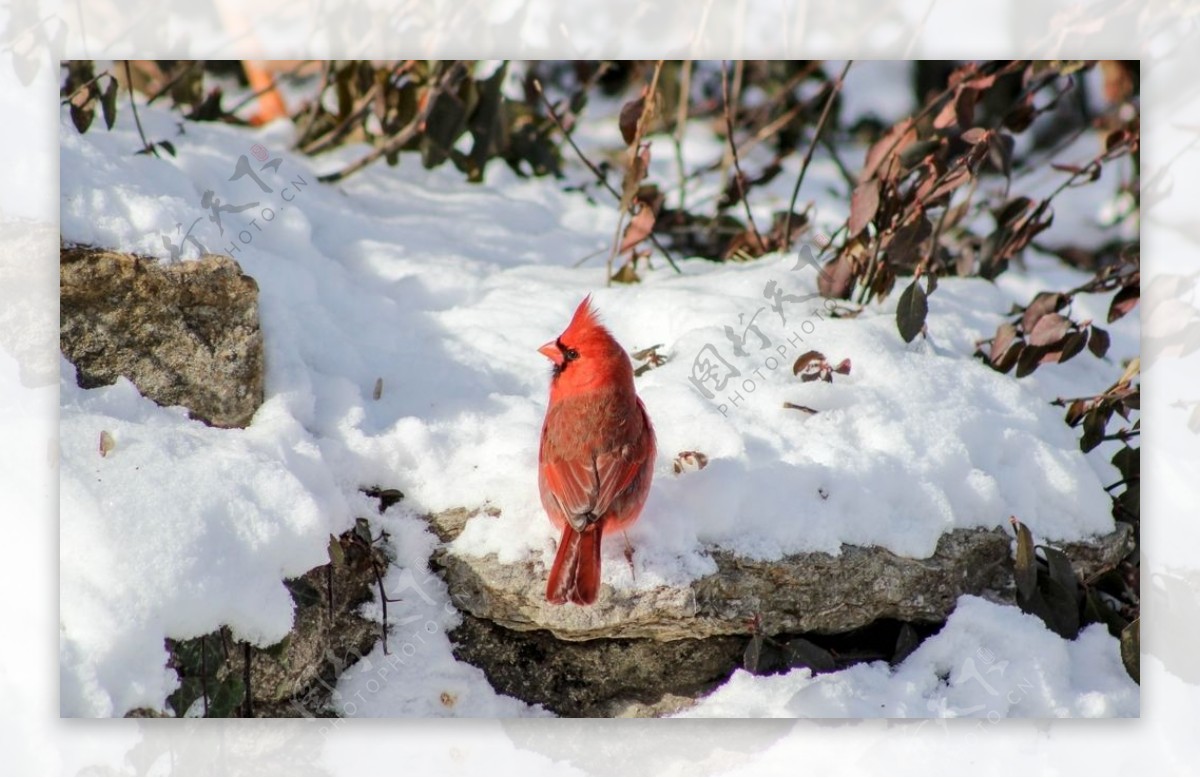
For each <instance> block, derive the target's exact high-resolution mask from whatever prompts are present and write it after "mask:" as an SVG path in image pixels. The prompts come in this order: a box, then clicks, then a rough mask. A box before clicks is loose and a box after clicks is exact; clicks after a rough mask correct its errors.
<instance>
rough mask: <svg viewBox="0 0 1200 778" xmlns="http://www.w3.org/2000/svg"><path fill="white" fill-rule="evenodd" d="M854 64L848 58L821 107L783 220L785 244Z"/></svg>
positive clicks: (789, 244)
mask: <svg viewBox="0 0 1200 778" xmlns="http://www.w3.org/2000/svg"><path fill="white" fill-rule="evenodd" d="M853 64H854V60H852V59H848V60H846V66H845V67H844V68H842V73H841V75H839V76H838V77H837V80H836V81H834V82H833V86H832V87H830V89H829V97H828V99H826V100H825V107H824V108H823V109H821V118H820V119H818V120H817V129H816V131H815V132H814V134H813V139H812V143H809V144H808V152H807V153H805V155H804V162H802V163H801V164H800V175H798V176H796V185H795V186H794V187H792V199H791V200H790V201H789V202H788V212H787V216H786V217H785V219H784V222H783V245H784V246H791V245H792V214H793V213H795V211H796V198H797V197H799V196H800V185H801V184H802V183H804V174H805V173H807V172H808V165H809V163H810V162H812V157H813V151H815V150H816V148H817V141H818V140H820V138H821V133H822V132H823V131H824V130H825V122H826V121H828V120H829V114H830V111H831V109H832V108H833V101H834V98H836V97H837V95H838V92H840V91H841V89H842V83H843V82H845V80H846V73H847V72H849V70H850V66H851V65H853Z"/></svg>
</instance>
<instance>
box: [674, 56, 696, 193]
mask: <svg viewBox="0 0 1200 778" xmlns="http://www.w3.org/2000/svg"><path fill="white" fill-rule="evenodd" d="M679 68H680V71H681V72H680V74H679V106H678V110H677V111H676V113H675V132H673V133H671V137H672V139H673V140H674V141H675V167H676V168H677V169H678V171H679V210H680V211H686V210H687V206H686V205H685V203H686V200H685V198H686V192H687V171H686V170H684V167H683V136H684V135H685V134H686V133H687V120H688V105H689V103H690V102H691V96H692V61H691V60H690V59H685V60H684V61H683V63H682V64H681V65H680V66H679Z"/></svg>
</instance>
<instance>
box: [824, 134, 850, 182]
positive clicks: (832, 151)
mask: <svg viewBox="0 0 1200 778" xmlns="http://www.w3.org/2000/svg"><path fill="white" fill-rule="evenodd" d="M821 145H822V146H824V147H825V150H826V151H828V152H829V158H830V159H832V160H833V164H834V165H836V166H837V169H838V172H839V173H841V174H842V180H843V181H845V182H846V186H848V187H850V192H853V191H854V184H855V183H856V182H855V180H854V174H853V173H851V172H850V169H849V168H847V167H846V163H845V162H842V157H841V155H840V154H838V151H837V144H835V143H834V142H833V141H832V140H831V139H830V138H828V137H822V138H821Z"/></svg>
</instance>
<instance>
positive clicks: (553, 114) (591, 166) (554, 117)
mask: <svg viewBox="0 0 1200 778" xmlns="http://www.w3.org/2000/svg"><path fill="white" fill-rule="evenodd" d="M533 88H534V90H536V91H537V93H538V94H539V95H540V96H541V98H542V104H543V105H545V106H546V114H547V115H548V116H549V117H550V121H552V122H554V126H555V127H558V130H559V132H561V133H562V135H563V137H564V138H565V139H566V141H567V143H568V145H570V147H571V149H572V150H574V152H575V155H576V156H577V157H579V160H580V161H581V162H583V164H584V165H586V166H587V169H588V170H590V171H592V175H594V176H595V177H596V180H597V181H599V182H600V184H601V185H602V186H603V187H604V188H605V189H607V190H608V193H609V194H611V195H612V196H613V197H615V198H617V201H618V202H619V201H620V200H621V193H620V192H618V191H617V190H616V189H615V188H614V187H613V185H612V184H610V183H608V179H607V178H606V177H605V176H604V173H603V172H602V171H601V170H600V168H598V167H596V164H595V163H594V162H592V161H591V160H590V159H588V158H587V155H586V154H584V153H583V149H581V148H579V145H578V144H576V143H575V139H574V138H573V137H571V133H570V132H569V131H568V130H567V128H566V127H564V126H563V123H562V119H560V118H559V117H558V112H557V111H555V110H554V105H553V104H552V103H551V102H550V98H548V97H546V93H545V91H544V90H543V89H542V82H541V81H539V80H538V79H536V78H535V79H534V80H533ZM650 242H651V243H653V244H654V247H655V248H657V249H658V250H659V251H661V252H662V255H663V256H664V257H666V260H667V264H669V265H670V266H671V267H672V268H673V269H674V270H675V272H676V273H682V272H683V271H682V270H680V269H679V266H678V265H676V264H675V258H674V257H672V256H671V252H669V251H667V249H666V247H665V246H663V245H662V243H660V242H659V240H658V238H657V237H656V236H655V235H654V233H653V232H651V233H650ZM608 250H609V249H603V250H602V251H608ZM602 251H597V252H593V253H592V254H588V255H587V256H586V257H584V258H583V259H581V260H580V261H579V262H578V263H577V264H576V267H578V266H579V265H582V264H583V263H584V262H585V261H586V260H589V259H591V258H592V257H595V256H598V255H599V254H601V253H602Z"/></svg>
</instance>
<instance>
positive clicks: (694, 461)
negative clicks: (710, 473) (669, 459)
mask: <svg viewBox="0 0 1200 778" xmlns="http://www.w3.org/2000/svg"><path fill="white" fill-rule="evenodd" d="M707 466H708V457H707V456H705V455H704V454H702V453H700V452H699V451H680V452H679V454H678V455H677V456H676V457H675V464H674V470H675V475H679V474H681V473H687V472H691V471H694V470H703V469H704V468H705V467H707Z"/></svg>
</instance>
